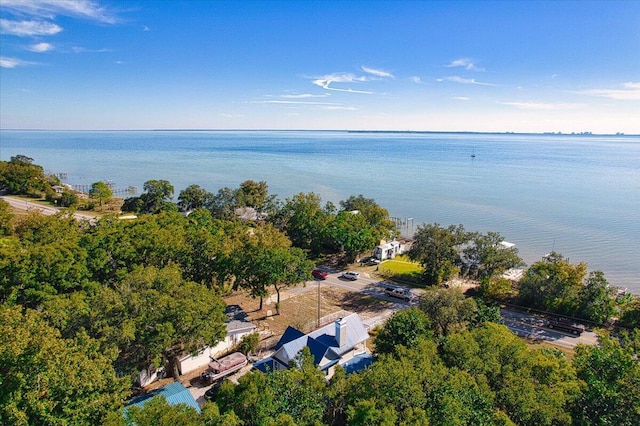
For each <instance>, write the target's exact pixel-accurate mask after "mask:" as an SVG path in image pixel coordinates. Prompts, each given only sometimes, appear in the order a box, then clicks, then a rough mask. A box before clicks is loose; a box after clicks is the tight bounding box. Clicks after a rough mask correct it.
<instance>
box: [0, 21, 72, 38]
mask: <svg viewBox="0 0 640 426" xmlns="http://www.w3.org/2000/svg"><path fill="white" fill-rule="evenodd" d="M60 31H62V27H60V26H59V25H56V24H54V23H52V22H46V21H10V20H8V19H0V33H2V34H9V35H15V36H19V37H32V36H51V35H55V34H58V33H59V32H60Z"/></svg>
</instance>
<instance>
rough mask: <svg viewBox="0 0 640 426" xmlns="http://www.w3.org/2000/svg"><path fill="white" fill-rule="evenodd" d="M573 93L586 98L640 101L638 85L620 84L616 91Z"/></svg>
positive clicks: (633, 83)
mask: <svg viewBox="0 0 640 426" xmlns="http://www.w3.org/2000/svg"><path fill="white" fill-rule="evenodd" d="M573 93H578V94H580V95H588V96H599V97H602V98H609V99H615V100H619V101H637V100H640V83H637V82H627V83H623V84H621V88H617V89H587V90H579V91H576V92H573Z"/></svg>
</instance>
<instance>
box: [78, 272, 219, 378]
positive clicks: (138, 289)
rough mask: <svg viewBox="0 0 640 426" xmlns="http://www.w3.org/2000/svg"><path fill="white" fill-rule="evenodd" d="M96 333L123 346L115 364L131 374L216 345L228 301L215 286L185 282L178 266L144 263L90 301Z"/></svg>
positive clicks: (93, 332)
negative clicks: (221, 297)
mask: <svg viewBox="0 0 640 426" xmlns="http://www.w3.org/2000/svg"><path fill="white" fill-rule="evenodd" d="M89 306H90V308H91V309H90V314H89V315H90V319H89V321H88V323H89V324H91V332H92V334H93V335H95V336H99V337H100V338H102V339H104V341H105V342H106V343H109V344H113V345H115V347H117V348H118V350H119V356H118V359H117V362H116V366H117V367H118V370H119V371H122V372H131V371H137V370H140V369H142V368H146V367H148V366H150V365H155V366H156V367H157V366H160V365H163V364H164V363H165V362H166V363H168V364H169V365H170V366H172V368H171V370H170V371H171V373H172V374H173V375H174V377H177V374H178V371H177V367H176V366H175V364H174V356H176V355H180V354H181V353H183V352H187V353H188V352H194V351H197V350H199V349H202V348H203V347H204V346H205V345H209V346H215V344H216V343H217V342H218V341H220V340H221V339H223V338H224V336H225V334H226V327H225V325H224V321H225V319H226V318H225V316H224V307H225V305H224V302H223V301H222V299H220V297H219V296H218V295H217V294H216V293H215V292H214V291H212V290H210V289H207V288H206V287H204V286H202V285H199V284H196V283H194V282H189V281H185V280H183V278H182V277H181V275H180V271H179V270H178V268H176V267H175V266H172V267H167V268H163V269H158V268H155V267H142V268H137V269H135V270H134V271H133V272H132V273H130V274H128V275H127V276H125V277H124V278H123V279H122V280H121V281H120V282H118V283H117V284H116V285H115V286H114V288H102V289H101V290H100V291H99V292H98V293H97V294H96V295H95V296H92V297H91V298H90V300H89Z"/></svg>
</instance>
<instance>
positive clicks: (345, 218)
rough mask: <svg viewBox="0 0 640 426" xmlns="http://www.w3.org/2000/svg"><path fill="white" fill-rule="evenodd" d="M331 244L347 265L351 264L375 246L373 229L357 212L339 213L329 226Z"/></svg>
mask: <svg viewBox="0 0 640 426" xmlns="http://www.w3.org/2000/svg"><path fill="white" fill-rule="evenodd" d="M328 235H329V237H330V240H331V243H332V244H333V245H334V246H335V247H336V248H337V249H339V250H340V251H341V252H342V253H344V256H345V259H346V262H347V263H351V262H353V261H354V260H355V259H356V257H357V256H358V254H359V253H362V252H364V251H366V250H371V249H373V247H374V246H375V245H376V242H377V241H376V237H375V235H374V229H373V228H372V227H371V225H369V224H368V223H367V220H366V219H365V217H364V216H362V215H361V214H360V213H357V212H350V211H349V212H347V211H341V212H339V213H338V214H337V215H336V217H335V219H334V220H333V221H332V222H331V223H330V224H329V229H328Z"/></svg>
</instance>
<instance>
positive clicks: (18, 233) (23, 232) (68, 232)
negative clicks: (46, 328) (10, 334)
mask: <svg viewBox="0 0 640 426" xmlns="http://www.w3.org/2000/svg"><path fill="white" fill-rule="evenodd" d="M85 226H87V225H85V224H82V223H79V222H77V221H76V220H75V219H73V217H71V216H69V215H66V214H62V213H60V214H57V215H54V216H44V215H41V214H38V213H35V212H34V213H29V214H27V215H25V216H20V217H19V219H17V220H16V221H15V227H14V235H15V239H14V238H12V239H11V240H10V244H2V245H0V252H4V253H6V256H7V257H6V258H5V257H4V256H0V259H2V260H0V283H1V284H2V287H0V299H1V300H4V301H7V302H9V303H12V304H22V305H25V306H28V307H31V308H37V307H38V306H39V304H40V303H42V302H43V301H44V300H46V299H47V298H49V297H52V296H54V295H56V294H63V293H69V292H72V291H75V290H78V289H81V288H84V287H85V286H86V285H88V282H89V278H90V274H89V271H88V269H87V266H86V263H87V252H86V250H85V249H84V248H83V247H81V246H80V244H79V243H80V239H81V236H82V234H83V230H84V227H85ZM4 253H3V254H4Z"/></svg>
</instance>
